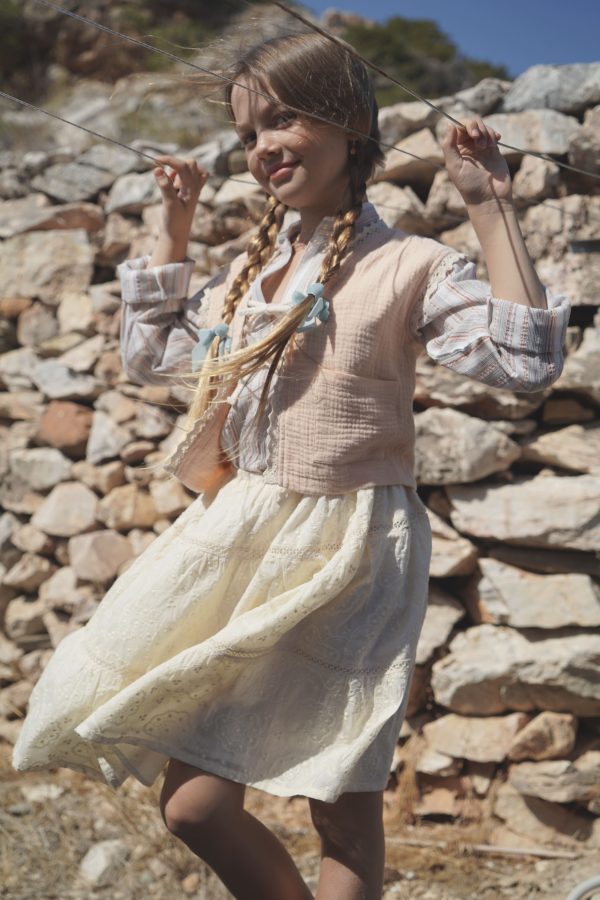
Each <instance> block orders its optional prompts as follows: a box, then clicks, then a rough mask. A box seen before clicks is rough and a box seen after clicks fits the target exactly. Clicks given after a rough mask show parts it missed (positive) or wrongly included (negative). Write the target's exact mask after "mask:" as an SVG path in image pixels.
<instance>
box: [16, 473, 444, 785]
mask: <svg viewBox="0 0 600 900" xmlns="http://www.w3.org/2000/svg"><path fill="white" fill-rule="evenodd" d="M430 552H431V536H430V528H429V522H428V519H427V513H426V510H425V507H424V506H423V504H422V502H421V501H420V500H419V498H418V497H417V494H416V492H415V491H414V490H413V489H412V488H405V487H403V486H400V485H393V486H388V487H375V488H364V489H360V490H358V491H356V492H353V493H348V494H343V495H336V496H323V497H313V496H306V495H303V494H299V493H296V492H293V491H289V490H287V489H285V488H282V487H279V486H278V485H273V484H268V483H267V482H265V481H264V480H263V478H262V477H261V476H260V475H256V474H251V473H249V472H245V471H243V470H238V471H237V472H236V475H235V477H233V478H232V479H231V480H230V481H229V482H227V483H226V484H225V485H224V486H223V487H221V489H220V490H219V492H218V493H217V494H216V496H215V497H214V498H207V497H206V495H202V494H200V495H199V496H198V497H197V498H196V499H195V500H194V501H193V502H192V503H191V504H190V506H188V507H187V508H186V509H185V510H184V512H183V513H181V515H180V516H179V517H178V518H177V519H176V520H175V521H174V522H173V523H172V524H171V525H170V526H169V528H167V529H166V530H165V531H164V532H162V534H160V535H159V536H158V537H157V538H156V540H155V541H154V542H153V543H152V544H151V545H150V546H149V547H147V548H146V550H145V551H144V552H143V553H142V554H141V555H140V556H138V557H137V559H136V560H135V561H134V562H133V563H132V565H131V566H130V567H129V568H128V569H127V570H126V571H125V572H124V573H123V574H122V575H121V576H120V577H119V578H118V579H117V580H116V581H115V582H114V583H113V585H112V586H111V587H110V589H109V590H108V591H107V593H106V595H105V596H104V598H103V600H102V602H101V604H100V606H99V608H98V609H97V611H96V612H95V613H94V615H93V617H92V618H91V619H90V621H89V622H88V624H87V625H86V626H85V627H84V628H82V629H80V630H79V631H76V632H74V633H72V634H70V635H68V636H67V637H65V638H64V639H63V640H62V641H61V643H60V644H59V645H58V647H57V648H56V650H55V652H54V654H53V656H52V657H51V659H50V662H49V663H48V665H47V667H46V669H45V670H44V672H43V674H42V676H41V678H40V680H39V681H38V682H37V684H36V686H35V688H34V690H33V692H32V695H31V699H30V706H29V711H28V714H27V717H26V720H25V723H24V725H23V728H22V731H21V733H20V735H19V739H18V741H17V744H16V746H15V750H14V756H13V763H14V765H15V767H16V768H18V769H39V768H42V769H45V768H52V767H55V766H66V767H69V768H72V769H75V770H78V771H81V772H84V773H85V774H87V775H89V776H91V777H93V778H100V779H102V778H104V779H105V780H106V781H107V782H108V783H109V784H111V785H113V786H114V787H117V786H118V785H119V784H121V783H122V782H123V781H124V780H125V778H127V777H128V776H129V775H133V776H134V777H135V778H137V779H139V781H141V782H142V783H144V784H147V785H149V784H152V783H153V782H154V780H155V779H156V778H157V776H158V775H159V774H160V772H161V770H162V769H163V767H164V765H165V763H166V761H167V759H168V758H169V757H175V758H177V759H180V760H183V761H184V762H187V763H190V764H191V765H194V766H197V767H199V768H201V769H205V770H207V771H210V772H213V773H215V774H217V775H221V776H224V777H226V778H229V779H232V780H234V781H239V782H243V783H244V784H248V785H252V786H254V787H256V788H260V789H262V790H266V791H269V792H271V793H273V794H277V795H281V796H293V795H304V796H309V797H315V798H317V799H321V800H325V801H329V802H331V801H333V800H335V799H337V797H338V796H339V794H340V793H342V792H343V791H370V790H380V789H383V788H384V787H385V785H386V783H387V779H388V773H389V768H390V763H391V759H392V755H393V752H394V746H395V744H396V741H397V739H398V732H399V729H400V725H401V722H402V717H403V714H404V709H405V705H406V700H407V695H408V687H409V682H410V677H411V674H412V669H413V665H414V656H415V651H416V645H417V640H418V636H419V632H420V629H421V625H422V621H423V617H424V614H425V608H426V603H427V574H428V567H429V558H430Z"/></svg>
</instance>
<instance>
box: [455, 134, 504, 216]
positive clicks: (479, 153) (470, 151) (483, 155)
mask: <svg viewBox="0 0 600 900" xmlns="http://www.w3.org/2000/svg"><path fill="white" fill-rule="evenodd" d="M500 137H501V135H500V133H499V132H498V131H494V129H493V128H489V127H488V126H486V125H484V124H483V121H482V119H481V118H474V119H467V120H466V121H465V122H464V124H463V127H462V128H459V127H458V126H457V125H453V124H452V123H450V124H449V125H448V129H447V131H446V134H445V136H444V139H443V141H442V150H443V151H444V160H445V163H446V169H447V170H448V175H449V176H450V179H451V180H452V182H453V183H454V185H455V186H456V187H457V188H458V190H459V191H460V193H461V195H462V198H463V200H464V201H465V204H466V205H467V206H477V205H479V204H482V203H489V202H490V201H496V202H498V201H502V200H504V201H508V202H511V201H512V183H511V178H510V173H509V171H508V166H507V165H506V161H505V160H504V157H503V156H502V154H501V153H500V151H499V150H498V147H497V141H498V140H499V139H500Z"/></svg>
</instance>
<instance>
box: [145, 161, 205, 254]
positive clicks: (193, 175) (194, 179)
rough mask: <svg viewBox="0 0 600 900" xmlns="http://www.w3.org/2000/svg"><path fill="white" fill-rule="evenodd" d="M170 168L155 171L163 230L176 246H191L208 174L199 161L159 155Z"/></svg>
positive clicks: (158, 168)
mask: <svg viewBox="0 0 600 900" xmlns="http://www.w3.org/2000/svg"><path fill="white" fill-rule="evenodd" d="M156 158H157V159H158V160H159V161H160V162H161V163H163V162H164V164H165V165H168V166H169V168H170V169H172V171H171V172H167V171H166V169H165V168H163V167H162V166H158V167H157V168H156V169H154V177H155V179H156V183H157V184H158V187H159V188H160V192H161V194H162V201H163V206H162V231H163V234H164V235H165V237H167V238H168V239H169V240H170V241H171V242H172V243H173V244H179V245H181V244H184V245H187V242H188V239H189V234H190V229H191V227H192V220H193V218H194V212H195V210H196V205H197V203H198V199H199V197H200V192H201V190H202V188H203V187H204V185H205V184H206V182H207V179H208V172H207V171H206V169H203V168H202V167H201V166H199V165H198V163H197V162H196V160H195V159H180V158H179V157H177V156H164V155H161V156H157V157H156Z"/></svg>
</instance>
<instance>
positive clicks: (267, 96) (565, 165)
mask: <svg viewBox="0 0 600 900" xmlns="http://www.w3.org/2000/svg"><path fill="white" fill-rule="evenodd" d="M34 2H35V3H39V4H41V5H42V6H47V7H49V8H50V9H53V10H55V11H56V12H60V13H62V14H63V15H65V16H70V18H72V19H76V20H77V21H79V22H83V23H84V24H86V25H91V26H92V27H93V28H98V29H99V30H100V31H104V32H106V33H107V34H110V35H112V36H113V37H118V38H121V40H124V41H128V42H129V43H131V44H135V45H136V46H138V47H143V48H144V49H145V50H151V51H153V52H154V53H159V54H160V55H161V56H165V57H167V58H168V59H171V60H174V61H175V62H180V63H183V64H184V65H186V66H190V67H191V68H193V69H197V70H198V71H199V72H203V73H204V74H205V75H211V76H212V77H213V78H217V79H220V80H222V81H226V82H228V83H229V84H231V85H236V86H237V87H241V88H243V90H246V91H248V92H249V93H253V94H257V95H258V96H260V97H264V98H265V99H267V100H269V101H270V102H275V103H280V102H281V101H280V100H279V99H278V98H277V97H273V96H272V95H271V94H267V93H265V92H264V91H260V90H258V89H257V88H251V87H248V85H246V84H243V83H242V82H239V81H235V80H234V79H233V78H229V77H228V76H226V75H222V74H220V73H218V72H213V71H212V70H211V69H207V68H206V67H204V66H200V65H198V64H197V63H193V62H191V61H190V60H189V59H183V57H181V56H177V55H176V54H175V53H170V52H169V51H168V50H163V49H162V48H160V47H156V46H154V44H148V43H146V41H141V40H139V39H138V38H134V37H131V35H128V34H123V33H122V32H120V31H116V30H115V29H113V28H109V27H108V25H102V24H101V23H100V22H94V21H93V20H92V19H88V18H87V17H86V16H82V15H79V14H77V13H74V12H71V10H69V9H65V8H64V7H62V6H58V5H57V4H56V3H51V2H50V0H34ZM244 2H245V3H246V4H247V5H248V6H252V4H251V3H250V0H244ZM271 2H272V3H273V4H274V5H275V6H278V7H279V8H280V9H282V10H284V11H285V12H286V13H288V15H290V16H292V17H293V18H295V19H298V21H300V22H302V23H303V24H304V25H306V26H308V27H309V28H311V29H312V30H313V31H316V32H318V33H319V34H321V35H323V37H326V38H327V39H328V40H330V41H332V42H333V43H335V44H338V45H339V46H341V47H343V49H344V50H346V52H348V53H350V54H351V55H352V56H354V57H355V58H356V59H359V60H360V61H361V62H362V63H363V64H364V65H366V66H369V67H370V68H371V69H373V70H374V71H375V72H378V73H379V74H380V75H382V76H383V77H384V78H387V79H388V80H389V81H391V82H392V83H393V84H396V85H397V86H398V87H400V88H402V90H404V91H407V92H408V93H409V94H411V96H413V97H415V98H416V99H417V100H420V101H421V102H422V103H426V104H427V106H430V107H431V108H432V109H434V110H436V111H437V112H439V113H440V114H441V115H442V116H444V117H445V118H446V119H448V120H449V121H450V122H452V123H453V124H454V125H458V127H459V128H462V129H464V127H465V126H464V124H463V123H462V122H460V121H459V120H458V119H455V118H454V116H451V115H450V113H448V112H446V111H445V110H443V109H441V107H439V106H436V104H435V103H432V101H431V100H427V99H426V98H425V97H421V96H420V94H418V93H417V92H416V91H413V90H412V89H411V88H409V87H408V85H406V84H403V82H401V81H399V80H398V79H397V78H394V77H393V76H392V75H389V74H388V73H387V72H386V71H385V70H384V69H381V68H380V67H379V66H378V65H376V64H375V63H374V62H371V60H369V59H367V58H366V57H364V56H361V54H360V53H359V52H358V51H357V50H355V49H354V48H353V47H350V46H349V45H346V43H345V42H344V41H342V40H341V39H340V38H338V37H336V36H335V35H333V34H331V33H330V32H329V31H326V30H325V29H324V28H321V27H320V26H318V25H316V24H315V23H313V22H311V21H310V20H309V19H306V18H305V17H304V16H302V15H301V14H300V13H298V12H296V11H295V10H293V9H290V7H288V6H286V5H285V3H282V2H281V0H271ZM286 106H287V108H288V109H290V110H292V111H293V112H296V113H299V114H301V115H305V116H309V117H310V118H313V119H317V120H318V121H320V122H324V123H325V124H326V125H331V124H338V123H332V122H330V120H329V119H327V118H325V117H324V116H320V115H318V114H317V113H308V112H306V111H305V110H301V109H298V108H296V107H294V106H289V105H288V104H286ZM344 130H345V131H347V132H348V133H350V134H354V135H356V137H362V138H366V140H368V141H375V138H373V137H371V136H370V135H368V134H364V133H363V132H362V131H357V130H356V129H353V128H349V127H344ZM377 143H379V144H380V146H382V147H385V148H386V149H390V150H396V151H398V152H399V153H403V154H404V155H406V156H410V157H412V158H413V159H418V160H419V161H420V162H425V163H428V164H429V165H431V166H433V167H434V168H435V169H438V171H442V172H443V171H445V167H444V166H440V165H438V163H435V162H433V160H430V159H425V158H424V157H422V156H417V154H416V153H411V152H410V151H409V150H405V149H404V148H403V147H398V146H397V145H395V144H388V143H386V142H385V141H381V140H380V141H378V142H377ZM498 146H500V147H504V148H505V149H507V150H514V151H515V152H516V153H521V154H522V155H523V156H533V157H535V158H537V159H543V160H546V161H548V162H553V163H555V165H557V166H559V167H560V168H562V169H568V170H569V171H570V172H576V173H577V174H579V175H587V176H588V177H590V178H597V179H600V173H597V172H590V171H588V170H587V169H580V168H578V167H577V166H571V165H570V164H568V163H565V162H560V161H559V160H556V159H554V158H553V157H552V156H550V155H549V154H548V153H542V152H538V151H537V150H523V149H522V148H521V147H515V146H513V145H512V144H506V143H504V142H503V141H498Z"/></svg>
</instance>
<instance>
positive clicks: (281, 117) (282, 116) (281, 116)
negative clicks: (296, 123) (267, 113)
mask: <svg viewBox="0 0 600 900" xmlns="http://www.w3.org/2000/svg"><path fill="white" fill-rule="evenodd" d="M295 118H296V114H295V113H293V112H291V111H290V110H281V111H280V112H278V113H276V114H275V118H274V120H273V121H274V122H275V124H276V125H287V123H288V122H290V121H291V120H292V119H295Z"/></svg>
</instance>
